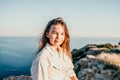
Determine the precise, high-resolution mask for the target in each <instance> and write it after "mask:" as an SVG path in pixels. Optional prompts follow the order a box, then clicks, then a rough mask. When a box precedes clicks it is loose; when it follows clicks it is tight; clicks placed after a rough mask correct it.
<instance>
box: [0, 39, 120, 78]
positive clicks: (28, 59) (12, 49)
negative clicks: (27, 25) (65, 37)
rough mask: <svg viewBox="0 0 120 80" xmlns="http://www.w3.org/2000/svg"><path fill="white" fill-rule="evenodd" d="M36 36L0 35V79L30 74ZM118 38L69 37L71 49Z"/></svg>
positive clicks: (35, 47)
mask: <svg viewBox="0 0 120 80" xmlns="http://www.w3.org/2000/svg"><path fill="white" fill-rule="evenodd" d="M38 42H39V38H37V37H0V80H1V79H2V78H4V77H7V76H10V75H30V67H31V63H32V59H33V54H34V53H35V51H36V50H37V47H38ZM118 42H120V38H71V43H70V44H71V50H72V49H74V48H77V49H78V48H81V47H83V46H85V45H86V44H91V43H93V44H104V43H111V44H118Z"/></svg>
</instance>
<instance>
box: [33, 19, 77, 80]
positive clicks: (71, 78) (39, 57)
mask: <svg viewBox="0 0 120 80" xmlns="http://www.w3.org/2000/svg"><path fill="white" fill-rule="evenodd" d="M71 58H72V57H71V53H70V46H69V33H68V29H67V25H66V23H65V22H64V20H63V19H62V18H61V17H58V18H55V19H53V20H51V21H49V22H48V24H47V26H46V28H45V30H44V33H43V36H42V38H41V40H40V43H39V49H38V52H37V54H36V56H35V59H34V61H33V63H32V67H31V75H32V79H33V80H78V79H77V77H76V75H75V73H74V70H73V64H72V59H71Z"/></svg>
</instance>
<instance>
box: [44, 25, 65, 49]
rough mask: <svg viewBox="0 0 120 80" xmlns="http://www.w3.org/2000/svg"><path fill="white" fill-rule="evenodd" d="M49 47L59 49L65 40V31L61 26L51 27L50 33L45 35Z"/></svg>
mask: <svg viewBox="0 0 120 80" xmlns="http://www.w3.org/2000/svg"><path fill="white" fill-rule="evenodd" d="M46 36H47V37H48V38H49V41H50V45H52V46H56V47H60V45H61V44H62V43H63V41H64V38H65V31H64V28H63V26H62V25H61V24H57V25H52V26H51V28H50V31H49V32H47V33H46Z"/></svg>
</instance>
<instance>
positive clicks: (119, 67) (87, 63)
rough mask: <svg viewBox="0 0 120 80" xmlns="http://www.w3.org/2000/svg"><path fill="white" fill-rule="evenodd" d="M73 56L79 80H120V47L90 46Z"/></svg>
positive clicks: (74, 53) (77, 50) (76, 51)
mask: <svg viewBox="0 0 120 80" xmlns="http://www.w3.org/2000/svg"><path fill="white" fill-rule="evenodd" d="M72 55H73V63H74V67H75V68H74V70H75V72H76V75H77V77H78V78H79V80H120V45H112V44H109V43H107V44H99V45H97V44H88V45H86V46H85V47H83V48H81V49H74V50H73V51H72Z"/></svg>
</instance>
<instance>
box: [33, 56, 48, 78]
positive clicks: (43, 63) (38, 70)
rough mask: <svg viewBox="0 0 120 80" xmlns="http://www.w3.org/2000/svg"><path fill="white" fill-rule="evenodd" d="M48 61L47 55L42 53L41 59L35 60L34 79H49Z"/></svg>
mask: <svg viewBox="0 0 120 80" xmlns="http://www.w3.org/2000/svg"><path fill="white" fill-rule="evenodd" d="M47 68H48V61H47V58H46V56H44V55H41V56H40V58H39V59H37V60H36V61H34V62H33V64H32V67H31V75H32V79H33V80H48V70H47Z"/></svg>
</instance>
